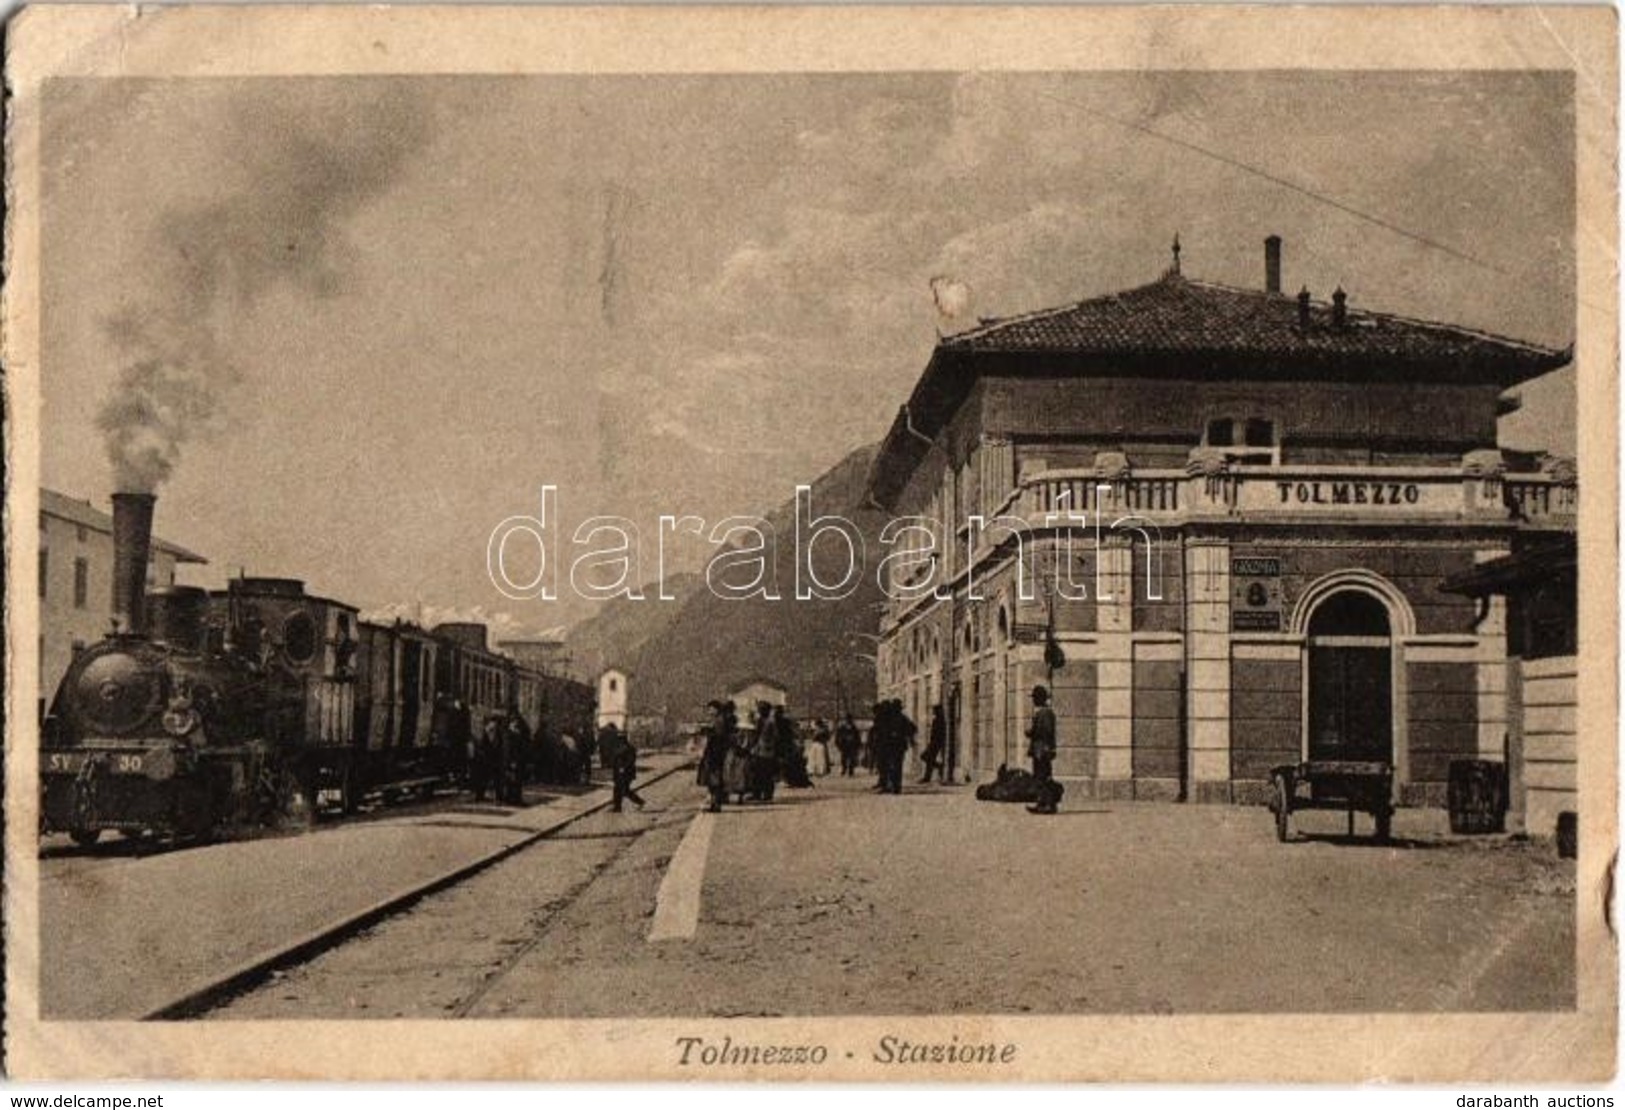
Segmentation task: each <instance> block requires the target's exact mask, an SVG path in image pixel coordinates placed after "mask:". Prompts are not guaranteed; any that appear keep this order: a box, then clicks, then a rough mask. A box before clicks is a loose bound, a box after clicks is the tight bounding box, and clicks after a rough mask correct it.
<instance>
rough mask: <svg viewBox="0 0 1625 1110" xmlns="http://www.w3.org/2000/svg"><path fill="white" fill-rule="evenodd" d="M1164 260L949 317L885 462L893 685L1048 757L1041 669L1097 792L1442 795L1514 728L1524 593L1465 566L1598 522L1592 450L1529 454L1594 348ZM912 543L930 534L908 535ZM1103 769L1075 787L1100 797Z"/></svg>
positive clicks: (1075, 775) (911, 706)
mask: <svg viewBox="0 0 1625 1110" xmlns="http://www.w3.org/2000/svg"><path fill="white" fill-rule="evenodd" d="M1280 246H1281V244H1280V240H1279V239H1278V238H1276V237H1274V236H1271V237H1270V239H1268V240H1266V244H1265V248H1266V249H1265V259H1264V261H1265V265H1264V279H1265V280H1264V283H1263V286H1262V288H1259V289H1242V288H1234V287H1229V286H1223V285H1217V284H1212V283H1208V282H1204V281H1198V280H1193V279H1191V278H1188V277H1186V276H1184V275H1183V274H1182V273H1181V272H1180V270H1179V265H1178V254H1177V250H1176V253H1175V256H1174V265H1173V266H1172V267H1171V268H1170V269H1169V270H1167V271H1166V272H1165V273H1164V274H1163V276H1162V277H1161V278H1160V279H1158V280H1156V281H1153V282H1151V283H1149V284H1147V285H1143V286H1141V287H1138V288H1135V289H1130V290H1128V291H1126V292H1122V293H1117V294H1113V295H1109V296H1103V297H1096V298H1092V299H1089V300H1085V301H1082V302H1080V303H1075V304H1071V305H1066V306H1063V307H1060V308H1056V309H1051V310H1047V311H1040V312H1034V313H1031V314H1028V315H1023V316H1019V317H1014V318H1010V319H1004V320H994V321H984V322H983V323H982V324H981V325H980V326H978V327H976V328H974V329H973V330H970V331H966V332H962V333H959V334H956V335H953V336H950V337H947V338H944V339H942V340H940V341H939V343H938V344H937V347H936V349H935V350H934V352H933V353H932V356H931V359H930V361H929V363H928V364H927V366H926V368H925V371H924V373H923V375H922V376H921V378H920V380H919V382H918V384H917V385H916V386H915V388H914V391H913V393H912V394H911V395H910V396H909V398H908V400H907V403H906V404H904V405H903V406H902V408H901V410H900V411H899V413H898V415H897V418H896V420H895V421H894V422H893V425H892V427H891V429H890V431H889V433H888V434H887V436H886V438H885V440H884V442H883V444H882V447H881V450H880V452H879V454H878V456H877V458H876V460H875V463H874V465H873V468H872V470H871V472H870V475H869V496H870V499H871V502H872V504H874V505H876V506H879V507H880V508H882V509H884V510H885V511H887V512H888V513H889V514H890V515H891V516H892V517H893V519H894V520H896V519H897V518H900V517H914V518H918V519H919V520H922V521H926V522H930V525H931V527H930V528H929V529H922V528H915V529H911V530H910V531H909V532H907V533H906V534H905V536H906V538H905V540H904V541H903V544H905V545H907V546H905V547H904V550H906V551H911V552H912V554H913V555H914V556H917V557H913V558H897V559H891V560H889V561H888V566H889V567H890V569H891V570H892V572H893V573H892V578H891V581H890V584H889V587H888V593H889V595H890V598H891V600H890V601H889V602H888V603H887V607H886V609H885V610H884V612H883V614H882V617H881V626H880V636H881V640H880V645H879V649H878V651H877V656H876V658H877V663H876V666H877V679H878V688H879V692H880V696H881V697H883V698H900V699H902V701H903V703H904V707H905V709H906V710H907V711H908V712H909V714H910V715H911V716H913V717H914V719H915V720H917V721H925V720H929V719H930V709H931V706H932V705H935V704H939V703H940V704H942V705H944V707H945V708H946V710H947V713H948V716H949V721H950V730H951V734H952V737H953V740H952V743H951V745H950V747H951V751H950V757H951V760H952V764H951V766H952V767H953V770H954V772H955V774H956V777H958V778H959V779H960V780H961V781H963V780H967V779H968V780H981V779H985V778H988V777H990V776H991V775H992V774H993V772H994V771H995V770H996V769H997V767H998V766H999V765H1000V764H1004V763H1008V764H1011V765H1012V766H1017V765H1025V764H1026V763H1027V756H1026V739H1025V730H1026V726H1027V722H1028V719H1029V717H1030V714H1031V710H1032V703H1031V701H1030V697H1029V694H1030V691H1031V688H1032V687H1033V686H1035V685H1037V684H1040V683H1042V684H1045V685H1047V686H1048V687H1049V688H1050V689H1051V691H1052V692H1053V698H1054V701H1053V704H1054V707H1055V710H1056V714H1057V718H1058V725H1059V753H1058V756H1057V759H1056V764H1055V771H1056V774H1057V776H1058V777H1061V778H1063V779H1066V780H1070V781H1071V782H1072V783H1073V784H1074V787H1075V789H1076V790H1078V791H1079V792H1081V794H1082V795H1083V796H1085V797H1099V798H1111V799H1122V798H1152V799H1166V800H1176V799H1177V800H1185V801H1197V802H1226V801H1230V802H1256V801H1262V800H1264V798H1265V797H1266V794H1267V790H1268V786H1269V772H1270V769H1271V768H1272V767H1274V766H1277V765H1281V764H1288V763H1296V762H1299V761H1300V760H1304V759H1381V760H1385V761H1388V762H1391V763H1392V764H1393V765H1394V767H1395V792H1396V794H1397V795H1398V797H1397V799H1396V800H1397V801H1398V802H1400V803H1401V804H1407V805H1439V804H1443V801H1444V798H1445V790H1446V783H1447V778H1448V773H1449V765H1450V762H1451V761H1452V760H1455V759H1461V758H1472V759H1489V760H1505V759H1506V758H1507V754H1508V729H1509V718H1508V683H1509V661H1508V620H1507V599H1506V597H1505V596H1504V595H1502V594H1496V593H1493V592H1483V591H1481V596H1478V597H1474V596H1471V595H1470V594H1467V593H1462V592H1448V591H1446V590H1445V589H1443V588H1441V587H1443V586H1444V585H1445V584H1446V583H1447V581H1450V580H1459V579H1461V578H1462V577H1463V576H1470V575H1471V574H1472V572H1473V570H1474V568H1475V567H1478V566H1480V565H1483V564H1487V563H1491V562H1492V561H1495V560H1499V559H1503V558H1505V557H1508V556H1509V555H1511V554H1512V552H1513V550H1514V548H1515V547H1516V548H1518V549H1520V550H1526V549H1533V548H1534V547H1535V546H1537V545H1535V544H1534V543H1533V541H1536V540H1539V539H1540V538H1541V537H1542V536H1543V535H1553V536H1562V535H1565V534H1572V533H1573V530H1574V526H1575V510H1576V505H1577V494H1576V475H1575V469H1574V466H1573V463H1572V462H1571V461H1569V460H1565V459H1558V458H1553V457H1550V456H1546V455H1528V454H1519V453H1515V452H1510V451H1504V450H1502V449H1501V448H1500V447H1499V445H1498V442H1497V420H1498V418H1499V417H1500V416H1503V415H1506V414H1507V413H1509V412H1511V411H1514V410H1515V409H1516V407H1517V398H1516V396H1515V395H1513V394H1510V393H1509V392H1508V391H1509V390H1511V389H1512V388H1513V387H1515V386H1517V385H1518V384H1519V383H1521V382H1525V381H1528V380H1529V379H1531V378H1534V377H1536V376H1538V375H1541V374H1544V373H1547V372H1549V371H1552V370H1555V369H1558V368H1560V367H1562V366H1563V365H1565V364H1566V363H1568V362H1569V361H1570V357H1571V356H1570V353H1569V352H1568V351H1562V350H1553V349H1548V348H1544V347H1540V346H1536V345H1533V344H1529V343H1524V342H1519V341H1517V340H1514V339H1508V338H1503V337H1500V336H1495V335H1490V334H1486V333H1483V332H1479V331H1474V330H1470V329H1467V328H1463V327H1456V326H1452V325H1448V324H1439V323H1429V322H1425V321H1421V320H1414V319H1407V318H1404V317H1400V316H1394V315H1387V314H1379V313H1375V312H1365V311H1361V310H1359V309H1358V308H1356V307H1354V306H1352V305H1350V304H1349V303H1348V298H1347V297H1346V296H1345V295H1344V294H1343V292H1342V291H1341V290H1338V291H1337V292H1336V293H1335V294H1334V295H1333V296H1332V298H1331V299H1330V301H1321V300H1316V299H1314V298H1312V297H1311V296H1310V294H1309V293H1308V292H1307V291H1304V292H1301V293H1298V294H1297V295H1291V294H1285V293H1283V292H1282V290H1281V283H1280V257H1281V256H1280ZM900 546H902V545H900ZM1074 796H1076V795H1074Z"/></svg>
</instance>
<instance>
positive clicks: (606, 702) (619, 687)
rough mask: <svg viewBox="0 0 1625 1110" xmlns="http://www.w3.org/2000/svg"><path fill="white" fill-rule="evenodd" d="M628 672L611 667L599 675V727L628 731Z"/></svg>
mask: <svg viewBox="0 0 1625 1110" xmlns="http://www.w3.org/2000/svg"><path fill="white" fill-rule="evenodd" d="M626 678H627V676H626V672H625V671H621V670H617V669H616V668H614V667H611V668H609V670H607V671H605V672H604V673H603V674H601V675H599V676H598V727H599V728H603V727H604V726H605V725H608V724H613V725H614V726H615V727H616V728H618V729H620V730H621V731H622V732H625V731H626Z"/></svg>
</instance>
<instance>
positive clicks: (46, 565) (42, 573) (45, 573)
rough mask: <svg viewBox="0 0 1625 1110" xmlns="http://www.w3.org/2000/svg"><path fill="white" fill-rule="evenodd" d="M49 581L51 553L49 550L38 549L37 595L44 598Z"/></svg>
mask: <svg viewBox="0 0 1625 1110" xmlns="http://www.w3.org/2000/svg"><path fill="white" fill-rule="evenodd" d="M50 580H51V551H50V549H49V548H45V547H42V548H40V549H39V595H40V599H41V600H42V601H43V600H44V598H45V586H46V583H48V582H49V581H50Z"/></svg>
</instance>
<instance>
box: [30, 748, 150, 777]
mask: <svg viewBox="0 0 1625 1110" xmlns="http://www.w3.org/2000/svg"><path fill="white" fill-rule="evenodd" d="M93 755H102V756H105V760H104V765H105V768H106V769H107V770H109V771H111V772H113V773H114V774H115V775H141V774H145V773H146V770H147V762H146V756H145V755H144V754H143V753H141V752H106V753H104V752H48V753H46V758H45V769H46V770H47V771H54V772H56V773H57V774H63V775H77V774H78V773H79V772H80V770H81V769H82V768H83V767H84V765H85V761H86V760H87V759H90V758H91V757H92V756H93Z"/></svg>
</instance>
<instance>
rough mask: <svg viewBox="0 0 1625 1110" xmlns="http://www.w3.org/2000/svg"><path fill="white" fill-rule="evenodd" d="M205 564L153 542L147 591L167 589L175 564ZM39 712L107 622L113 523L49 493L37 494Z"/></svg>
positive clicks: (78, 503) (91, 508)
mask: <svg viewBox="0 0 1625 1110" xmlns="http://www.w3.org/2000/svg"><path fill="white" fill-rule="evenodd" d="M206 562H208V560H207V559H205V558H203V556H201V555H197V554H194V553H193V552H191V551H188V550H186V548H184V547H180V546H178V545H176V544H173V543H168V542H166V541H164V540H160V539H157V538H154V539H153V541H152V557H151V559H150V560H149V561H148V563H147V586H148V587H149V588H152V587H155V586H173V585H174V584H175V568H176V567H177V566H178V565H180V564H181V563H195V564H198V565H202V564H204V563H206ZM39 599H40V626H39V654H40V706H39V708H40V712H41V713H43V712H44V710H45V707H46V704H47V703H48V702H49V701H50V699H51V698H52V696H54V694H55V693H56V684H57V683H58V682H59V681H61V679H62V676H63V674H64V673H66V672H67V669H68V664H69V663H70V662H72V660H73V657H74V655H76V654H77V653H78V652H80V651H81V650H83V649H84V648H85V647H86V646H88V645H90V644H93V643H95V642H96V641H97V640H99V639H101V638H102V637H103V636H104V635H106V634H107V632H108V630H109V629H110V628H111V627H112V623H113V518H112V517H111V516H110V515H109V514H107V513H104V512H102V511H101V510H100V509H97V508H95V507H94V506H92V505H91V503H90V502H89V501H80V500H77V499H75V498H72V497H68V496H67V495H66V494H61V493H57V492H56V491H55V490H49V489H41V490H40V514H39Z"/></svg>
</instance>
